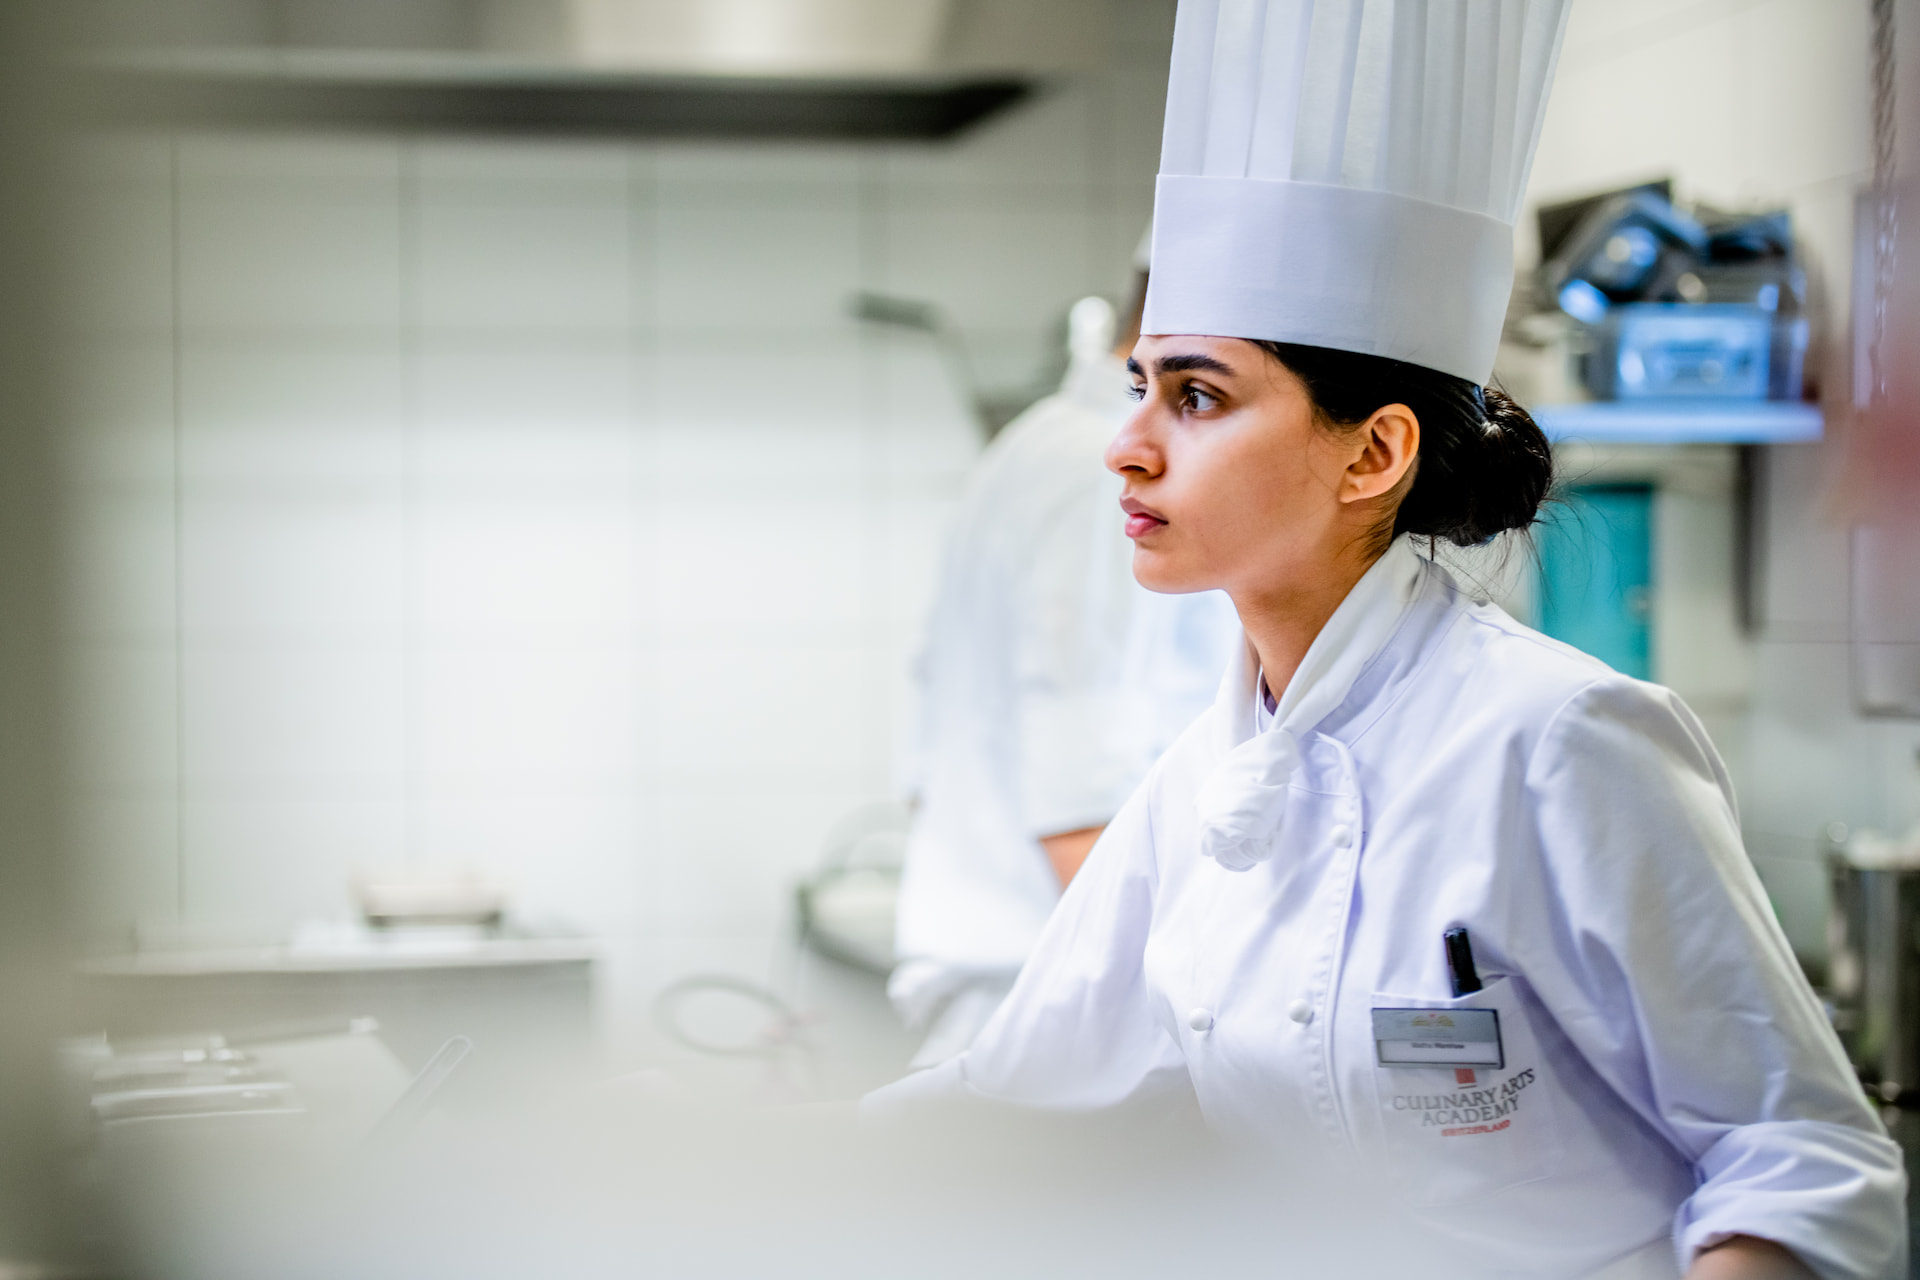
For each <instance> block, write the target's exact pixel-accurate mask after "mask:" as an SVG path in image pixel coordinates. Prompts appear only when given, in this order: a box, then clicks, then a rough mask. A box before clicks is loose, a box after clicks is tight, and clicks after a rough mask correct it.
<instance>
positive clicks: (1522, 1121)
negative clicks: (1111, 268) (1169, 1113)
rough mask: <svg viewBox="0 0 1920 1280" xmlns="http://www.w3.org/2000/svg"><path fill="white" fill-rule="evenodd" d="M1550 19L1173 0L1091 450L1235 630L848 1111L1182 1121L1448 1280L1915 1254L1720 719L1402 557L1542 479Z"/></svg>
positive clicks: (1834, 1272) (1859, 1275) (1486, 11)
mask: <svg viewBox="0 0 1920 1280" xmlns="http://www.w3.org/2000/svg"><path fill="white" fill-rule="evenodd" d="M1565 7H1566V3H1565V0H1511V2H1509V3H1506V4H1501V5H1486V6H1475V7H1468V6H1465V5H1451V4H1449V5H1442V4H1439V3H1434V4H1431V5H1424V4H1423V5H1407V4H1399V5H1390V4H1384V3H1381V2H1380V0H1358V2H1352V3H1345V4H1338V3H1323V4H1317V5H1316V4H1310V3H1304V2H1302V0H1181V4H1180V8H1179V17H1178V20H1177V24H1176V29H1175V42H1174V51H1173V71H1172V76H1171V78H1170V82H1169V90H1168V107H1167V119H1166V133H1165V143H1164V148H1163V152H1162V160H1161V177H1160V182H1159V187H1158V193H1157V197H1156V211H1155V241H1154V247H1153V252H1154V275H1153V281H1152V284H1151V287H1150V288H1151V292H1150V295H1149V299H1148V304H1147V310H1146V315H1145V319H1144V331H1145V333H1146V334H1147V335H1149V336H1146V337H1143V338H1142V339H1141V341H1140V342H1139V344H1138V345H1137V346H1136V348H1135V351H1134V355H1133V364H1132V369H1133V372H1134V378H1135V384H1136V388H1137V392H1138V394H1139V395H1140V397H1141V400H1142V403H1141V405H1140V407H1139V409H1138V410H1137V412H1136V413H1135V415H1134V416H1133V417H1132V418H1131V419H1130V420H1129V422H1128V423H1127V425H1126V426H1125V427H1124V428H1123V429H1122V431H1121V432H1120V434H1119V435H1118V436H1117V437H1116V439H1115V441H1114V443H1113V445H1112V446H1111V448H1110V449H1109V451H1108V455H1107V456H1108V463H1109V465H1110V466H1111V467H1112V468H1113V469H1114V470H1115V471H1116V473H1117V474H1119V475H1120V476H1122V477H1123V478H1124V481H1125V495H1124V498H1123V501H1122V509H1123V511H1124V512H1125V519H1126V525H1127V531H1128V533H1129V534H1130V535H1131V536H1132V537H1133V538H1134V540H1135V543H1136V552H1135V559H1134V567H1135V571H1136V574H1137V575H1138V577H1139V580H1140V581H1141V582H1143V583H1144V584H1146V585H1148V586H1150V587H1152V588H1155V589H1157V590H1161V591H1170V592H1183V591H1194V590H1200V589H1224V590H1226V591H1227V592H1228V594H1229V595H1230V596H1231V597H1232V599H1233V601H1234V604H1235V606H1236V608H1237V610H1238V613H1239V616H1240V619H1241V622H1242V624H1243V629H1244V634H1245V641H1244V643H1243V644H1242V645H1241V646H1240V650H1239V655H1238V658H1237V660H1236V661H1235V663H1234V664H1233V667H1232V669H1231V670H1230V672H1229V673H1228V675H1227V677H1226V678H1225V680H1224V681H1223V682H1222V684H1221V687H1220V691H1219V695H1218V699H1217V701H1216V703H1215V705H1214V706H1213V708H1212V709H1211V710H1210V711H1209V712H1208V713H1207V715H1206V716H1204V717H1203V718H1202V719H1201V720H1199V721H1197V722H1196V723H1195V724H1194V725H1193V726H1192V728H1191V729H1189V730H1188V732H1187V733H1186V734H1184V735H1183V736H1182V737H1181V739H1180V740H1179V741H1178V742H1177V743H1176V744H1175V745H1174V746H1173V747H1172V748H1171V749H1170V750H1169V751H1168V752H1167V753H1166V754H1165V755H1164V756H1163V757H1162V758H1161V760H1160V761H1159V763H1158V764H1157V765H1156V766H1155V767H1154V769H1153V771H1152V772H1151V773H1150V775H1149V776H1148V778H1147V780H1146V782H1145V783H1144V784H1143V785H1142V787H1141V788H1140V790H1139V791H1138V792H1137V793H1136V794H1135V795H1134V796H1133V797H1132V799H1131V800H1129V802H1128V803H1127V805H1126V807H1125V808H1124V809H1123V810H1122V812H1121V813H1120V814H1119V816H1117V817H1116V818H1115V819H1114V821H1113V822H1112V824H1111V825H1109V827H1108V828H1107V830H1106V832H1105V833H1104V834H1103V835H1102V837H1101V838H1100V841H1099V843H1098V844H1097V845H1096V847H1095V848H1094V850H1093V852H1092V854H1091V856H1090V857H1089V859H1088V861H1087V864H1086V866H1085V867H1084V868H1083V869H1082V870H1081V872H1080V874H1079V875H1078V877H1076V879H1075V881H1074V883H1073V884H1072V886H1071V887H1070V889H1069V890H1068V892H1067V893H1066V895H1065V897H1064V899H1063V900H1062V902H1061V904H1060V907H1059V909H1058V910H1057V911H1056V912H1055V913H1054V915H1053V917H1052V918H1051V920H1050V921H1049V922H1048V924H1047V927H1046V929H1045V931H1044V932H1043V934H1042V936H1041V939H1040V942H1039V943H1038V945H1037V946H1036V948H1035V950H1034V953H1033V956H1032V958H1031V959H1030V960H1029V961H1028V963H1027V966H1026V968H1025V969H1024V970H1023V972H1022V974H1021V976H1020V979H1019V981H1018V983H1017V984H1016V986H1015V987H1014V990H1013V992H1012V993H1011V995H1010V996H1009V997H1008V998H1007V1000H1006V1001H1005V1003H1004V1004H1003V1005H1002V1007H1001V1009H1000V1011H999V1013H998V1014H997V1015H996V1016H995V1017H994V1019H993V1020H992V1021H991V1022H990V1023H989V1024H988V1025H987V1026H986V1027H985V1028H984V1029H983V1030H982V1031H981V1032H980V1034H979V1035H978V1037H977V1038H976V1039H975V1041H974V1043H973V1044H972V1046H971V1047H970V1048H969V1049H968V1050H967V1051H966V1052H965V1053H963V1054H961V1055H959V1056H958V1057H956V1058H954V1059H952V1060H950V1061H948V1062H946V1063H943V1064H941V1065H940V1066H938V1067H935V1068H932V1069H929V1070H926V1071H922V1072H920V1073H919V1074H917V1075H914V1076H910V1077H908V1078H907V1079H906V1080H904V1081H901V1082H899V1083H897V1084H895V1085H893V1086H890V1087H889V1088H888V1089H886V1090H882V1091H881V1092H880V1093H878V1094H875V1095H873V1096H872V1097H871V1098H869V1099H868V1101H867V1103H866V1110H867V1113H868V1114H869V1115H872V1116H887V1115H898V1114H900V1113H902V1112H911V1111H914V1110H916V1109H928V1108H937V1107H938V1106H939V1105H945V1106H947V1107H951V1106H953V1105H956V1104H959V1103H963V1102H966V1103H970V1104H972V1105H979V1104H980V1103H981V1102H983V1101H985V1102H993V1103H1000V1104H1017V1105H1019V1106H1024V1107H1028V1108H1040V1109H1047V1110H1056V1111H1105V1110H1112V1109H1119V1108H1131V1107H1149V1106H1153V1105H1157V1104H1180V1105H1187V1104H1192V1105H1197V1106H1198V1108H1199V1111H1200V1113H1201V1114H1202V1115H1203V1116H1204V1118H1205V1120H1206V1121H1207V1123H1208V1124H1209V1125H1210V1126H1212V1127H1214V1128H1217V1129H1218V1130H1220V1131H1221V1132H1223V1133H1226V1134H1229V1135H1232V1136H1233V1137H1234V1138H1236V1139H1238V1140H1242V1141H1245V1142H1247V1143H1250V1144H1252V1145H1253V1146H1254V1147H1256V1148H1257V1149H1259V1150H1262V1151H1265V1152H1269V1153H1271V1154H1272V1156H1273V1157H1274V1158H1276V1159H1280V1160H1285V1161H1291V1162H1295V1163H1296V1164H1304V1165H1305V1166H1306V1167H1309V1168H1313V1167H1320V1166H1324V1165H1328V1164H1335V1165H1340V1166H1343V1167H1345V1166H1352V1167H1357V1168H1359V1169H1362V1170H1369V1171H1372V1173H1373V1174H1374V1175H1375V1185H1377V1186H1378V1188H1379V1202H1378V1204H1377V1206H1376V1212H1377V1213H1379V1214H1380V1215H1382V1217H1383V1218H1390V1219H1391V1220H1392V1221H1394V1222H1396V1223H1397V1222H1405V1221H1415V1222H1418V1223H1420V1224H1421V1225H1422V1227H1423V1228H1424V1229H1425V1230H1427V1231H1428V1232H1430V1233H1431V1235H1432V1237H1433V1239H1434V1243H1435V1252H1434V1259H1435V1263H1436V1267H1438V1268H1439V1269H1440V1270H1442V1271H1446V1272H1449V1273H1453V1274H1465V1275H1476V1276H1513V1277H1522V1276H1524V1277H1530V1278H1531V1277H1540V1278H1547V1277H1592V1278H1600V1277H1605V1278H1606V1280H1640V1278H1647V1280H1651V1278H1653V1277H1660V1278H1662V1280H1674V1278H1675V1277H1678V1276H1681V1275H1682V1274H1684V1275H1686V1276H1688V1277H1690V1278H1693V1280H1709V1278H1721V1280H1735V1278H1745V1280H1760V1278H1762V1277H1783V1278H1784V1277H1808V1276H1820V1277H1824V1278H1825V1280H1840V1278H1841V1277H1847V1278H1850V1280H1869V1278H1872V1280H1893V1278H1894V1277H1897V1276H1904V1275H1905V1274H1906V1271H1905V1265H1906V1263H1905V1253H1906V1231H1907V1226H1906V1221H1905V1212H1904V1196H1905V1176H1904V1174H1903V1172H1902V1168H1901V1157H1900V1152H1899V1150H1898V1148H1897V1147H1896V1146H1895V1145H1894V1144H1893V1143H1892V1142H1891V1141H1890V1140H1889V1139H1888V1137H1887V1135H1886V1133H1885V1131H1884V1129H1883V1128H1882V1126H1881V1124H1880V1121H1879V1119H1878V1117H1877V1115H1876V1113H1875V1111H1874V1110H1873V1108H1872V1107H1871V1106H1870V1105H1869V1104H1868V1102H1867V1099H1866V1098H1865V1096H1864V1095H1863V1093H1862V1090H1861V1088H1860V1085H1859V1083H1858V1081H1857V1080H1856V1078H1855V1077H1854V1074H1853V1072H1852V1070H1851V1069H1850V1067H1849V1065H1848V1063H1847V1060H1846V1057H1845V1055H1844V1054H1843V1052H1842V1050H1841V1047H1840V1045H1839V1042H1838V1040H1837V1039H1836V1037H1835V1036H1834V1033H1833V1031H1832V1028H1831V1027H1830V1026H1829V1024H1828V1022H1827V1019H1826V1017H1825V1015H1824V1013H1823V1012H1822V1009H1821V1006H1820V1003H1819V1001H1818V1000H1817V999H1816V998H1815V996H1814V994H1813V992H1812V990H1811V989H1810V988H1809V987H1808V985H1807V982H1806V979H1805V978H1804V976H1803V975H1802V974H1801V972H1800V970H1799V968H1798V966H1797V964H1796V963H1795V960H1794V957H1793V954H1792V952H1791V950H1790V949H1789V948H1788V946H1787V942H1786V939H1785V938H1784V936H1783V935H1782V934H1781V931H1780V928H1779V925H1778V923H1777V922H1776V921H1775V919H1774V915H1773V912H1772V911H1771V909H1770V907H1769V904H1768V902H1767V899H1766V895H1765V893H1764V891H1763V890H1762V888H1761V886H1760V883H1759V880H1758V879H1757V877H1756V876H1755V874H1754V871H1753V868H1752V866H1751V864H1750V863H1749V861H1748V859H1747V856H1746V853H1745V850H1744V849H1743V848H1742V845H1741V840H1740V828H1739V822H1738V819H1737V816H1736V812H1735V805H1734V796H1733V793H1732V788H1731V785H1730V784H1729V781H1728V778H1727V774H1726V771H1725V769H1724V767H1723V766H1722V765H1721V762H1720V759H1719V757H1718V756H1717V755H1716V754H1715V751H1714V749H1713V746H1712V744H1711V743H1710V742H1709V740H1708V738H1707V735H1706V733H1705V731H1704V730H1703V729H1702V728H1701V726H1700V723H1699V721H1698V720H1697V719H1696V718H1695V717H1694V715H1693V714H1692V712H1691V711H1689V710H1688V708H1687V707H1686V706H1685V705H1684V704H1683V703H1682V702H1681V701H1680V699H1679V698H1678V697H1676V696H1675V695H1674V694H1673V693H1672V692H1670V691H1669V690H1666V689H1663V688H1661V687H1659V686H1657V685H1653V684H1648V683H1643V682H1641V681H1637V680H1634V679H1631V678H1629V677H1626V676H1622V675H1620V674H1618V673H1615V672H1613V671H1611V670H1609V669H1608V668H1607V667H1605V666H1604V665H1603V664H1601V663H1599V662H1597V661H1595V660H1594V659H1592V658H1590V657H1588V656H1586V655H1584V654H1581V653H1579V652H1577V651H1575V650H1573V649H1571V648H1569V647H1567V646H1565V645H1562V644H1559V643H1557V642H1555V641H1553V640H1550V639H1548V638H1546V637H1544V636H1541V635H1539V634H1538V633H1536V632H1533V631H1530V630H1528V629H1527V628H1525V627H1523V626H1521V625H1519V624H1518V623H1516V622H1515V621H1514V620H1513V619H1512V618H1510V617H1508V616H1507V615H1506V614H1505V613H1503V612H1501V611H1500V610H1499V609H1498V608H1496V607H1494V606H1492V605H1491V604H1488V603H1485V602H1484V601H1480V600H1477V599H1475V598H1474V597H1473V596H1472V595H1471V594H1469V593H1468V592H1466V591H1464V590H1462V588H1461V586H1460V585H1459V584H1458V583H1457V582H1456V581H1455V580H1454V579H1453V578H1452V577H1451V576H1450V575H1449V574H1448V573H1447V572H1446V571H1445V570H1444V569H1442V568H1440V567H1439V566H1438V565H1436V564H1434V563H1433V562H1432V560H1431V559H1430V558H1429V557H1428V556H1426V555H1422V554H1421V549H1422V548H1430V547H1431V546H1432V545H1433V544H1434V543H1436V542H1438V541H1439V540H1440V539H1446V540H1447V541H1449V542H1452V543H1456V544H1460V545H1471V544H1476V543H1481V542H1484V541H1486V540H1487V539H1489V538H1491V537H1494V536H1497V535H1499V534H1500V533H1502V532H1503V531H1507V530H1515V529H1524V528H1525V527H1526V526H1528V525H1529V524H1531V523H1532V521H1533V520H1534V518H1535V512H1536V510H1537V508H1538V505H1539V503H1540V502H1541V500H1542V499H1543V498H1544V497H1545V495H1546V493H1547V491H1548V488H1549V485H1550V482H1551V476H1552V460H1551V452H1550V450H1549V448H1548V446H1547V443H1546V440H1545V438H1544V437H1543V436H1542V434H1541V433H1540V431H1539V429H1538V427H1537V426H1535V425H1534V423H1533V421H1532V420H1531V418H1529V417H1528V416H1527V414H1526V413H1525V411H1524V410H1522V409H1520V408H1519V407H1518V406H1517V405H1515V404H1513V403H1512V402H1511V401H1510V400H1508V399H1507V398H1506V397H1505V396H1503V395H1501V394H1500V393H1499V392H1498V391H1497V390H1494V389H1490V388H1487V387H1486V386H1485V384H1486V382H1487V380H1488V377H1489V374H1490V372H1491V368H1492V363H1493V355H1494V350H1495V347H1496V345H1497V342H1498V338H1499V334H1500V329H1501V321H1502V315H1503V312H1504V310H1505V306H1506V301H1507V297H1508V292H1509V288H1510V283H1511V277H1512V256H1511V253H1512V249H1511V235H1512V223H1513V220H1514V217H1515V215H1516V214H1517V212H1518V208H1519V203H1520V197H1521V194H1522V193H1523V192H1524V190H1525V184H1526V174H1527V169H1528V166H1529V164H1530V162H1531V154H1532V149H1533V145H1534V139H1535V137H1536V136H1537V130H1538V125H1539V118H1540V114H1541V111H1542V109H1543V107H1544V102H1545V97H1546V91H1547V86H1548V84H1549V83H1550V80H1551V75H1552V67H1553V62H1554V58H1555V56H1556V52H1557V49H1558V44H1559V39H1560V35H1561V31H1562V27H1563V24H1564V21H1565ZM1276 1211H1283V1207H1277V1208H1276Z"/></svg>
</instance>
